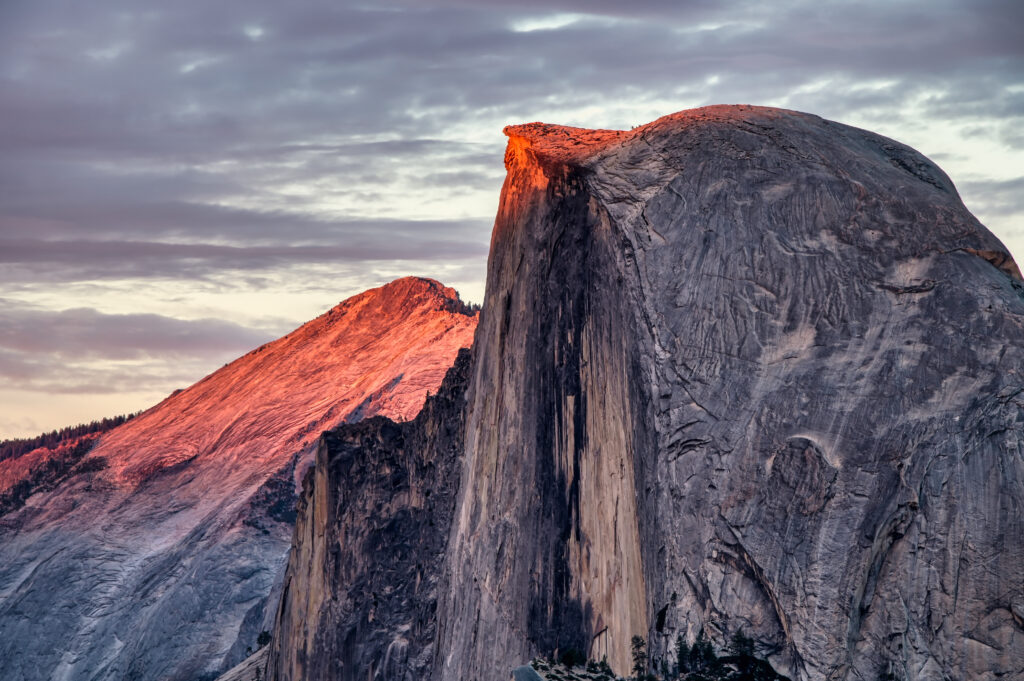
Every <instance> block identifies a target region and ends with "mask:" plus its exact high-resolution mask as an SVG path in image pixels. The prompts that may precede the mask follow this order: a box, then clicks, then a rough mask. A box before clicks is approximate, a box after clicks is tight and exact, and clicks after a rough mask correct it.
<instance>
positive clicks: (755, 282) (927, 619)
mask: <svg viewBox="0 0 1024 681" xmlns="http://www.w3.org/2000/svg"><path fill="white" fill-rule="evenodd" d="M506 134H507V135H508V137H509V143H508V150H507V152H506V158H505V161H506V167H507V169H508V177H507V179H506V182H505V186H504V188H503V191H502V196H501V203H500V207H499V211H498V216H497V220H496V223H495V226H494V234H493V237H492V245H491V254H490V260H489V269H488V278H487V293H486V299H485V303H484V309H483V313H482V318H481V322H480V326H479V328H478V330H477V335H476V339H475V343H474V348H473V357H472V362H471V364H470V366H469V367H468V370H467V372H466V379H465V380H466V384H467V387H466V394H465V404H466V406H465V407H464V409H462V410H459V409H458V407H457V404H458V401H457V400H455V399H449V400H448V401H447V403H446V404H447V405H448V407H447V408H445V407H444V406H443V405H435V407H436V408H435V409H433V410H431V411H430V412H429V413H425V414H424V415H423V416H422V418H421V421H420V422H418V423H417V424H409V425H408V426H405V428H406V429H407V430H405V431H403V432H402V433H401V434H400V435H401V438H400V439H401V441H402V442H406V443H408V442H410V441H413V442H417V443H421V444H422V443H424V442H426V443H427V445H425V447H426V448H425V449H424V448H417V449H416V451H415V452H414V455H411V454H410V453H409V452H407V451H405V450H404V449H403V450H402V451H400V452H397V453H395V455H394V457H395V461H396V462H397V463H396V464H395V465H397V466H400V468H401V470H403V471H413V470H415V471H417V473H416V476H413V475H412V474H411V473H409V472H405V473H402V474H401V475H399V474H397V473H396V476H397V477H396V484H398V485H400V489H402V490H405V491H404V492H403V493H402V495H401V496H400V498H399V497H396V498H395V499H394V500H393V502H392V501H389V500H388V499H385V498H384V497H375V498H376V502H377V503H378V504H385V505H386V507H387V509H388V514H387V516H386V517H388V518H392V519H404V518H407V517H409V516H410V514H412V512H413V510H414V511H415V512H416V515H415V518H416V523H417V526H418V527H424V526H432V527H437V528H438V529H437V530H436V533H437V534H438V536H443V537H445V538H446V541H447V546H446V548H445V549H444V551H443V556H444V558H443V560H439V561H434V560H433V559H432V557H433V556H434V555H435V552H434V551H433V549H431V550H430V551H427V553H426V558H427V559H426V560H424V561H422V562H420V563H417V562H416V561H415V560H413V561H412V562H411V563H410V560H409V558H408V555H407V554H408V551H405V552H404V553H403V549H402V547H401V546H396V545H388V546H386V547H384V550H383V552H382V555H381V561H380V563H378V564H376V565H374V564H373V563H372V560H370V562H369V563H368V562H367V559H368V558H367V557H370V559H372V553H373V552H372V551H371V550H370V549H371V548H372V545H371V543H368V542H370V540H368V539H366V532H369V529H372V528H373V527H376V526H375V525H373V522H374V520H373V518H374V517H376V516H374V515H373V513H371V512H370V511H368V510H366V511H364V514H365V522H366V523H368V524H369V525H368V528H369V529H366V530H365V531H363V532H361V533H358V534H357V536H358V537H359V540H358V541H359V543H358V544H353V545H351V546H350V545H348V544H347V543H346V537H347V536H349V534H350V533H351V532H352V528H354V527H358V526H359V522H358V519H357V518H355V517H354V514H355V513H357V512H358V511H359V508H358V505H359V504H361V505H364V506H366V507H367V508H372V507H373V503H371V500H370V499H368V498H364V497H362V496H360V495H361V494H362V493H363V492H366V493H367V494H369V495H373V494H378V495H379V494H380V489H381V488H382V482H381V481H382V480H383V477H382V476H384V475H385V474H386V471H384V470H376V471H374V470H373V469H372V468H371V469H368V472H367V473H365V474H361V477H359V478H358V479H357V480H356V481H355V482H353V487H347V486H346V485H347V482H346V480H345V479H344V476H343V475H340V474H339V472H338V471H341V470H344V467H345V466H351V465H353V463H352V462H357V463H359V462H367V461H377V460H379V459H375V458H373V457H371V456H370V453H372V448H373V447H378V448H379V447H381V446H383V445H382V443H386V442H387V441H388V438H391V439H393V440H394V439H395V438H398V435H395V434H389V431H388V428H389V426H387V424H386V423H385V422H384V421H383V420H380V421H376V422H374V423H367V424H363V425H362V426H360V428H361V430H355V429H353V428H348V427H343V428H342V429H341V430H340V431H339V432H338V433H336V434H335V435H334V436H332V438H333V439H332V438H328V439H325V440H324V441H323V442H322V444H321V456H320V459H319V460H318V465H317V473H316V475H314V476H313V480H314V484H313V485H312V487H311V488H310V489H308V490H307V499H308V502H307V505H306V506H305V507H304V508H305V513H306V514H309V513H313V514H314V515H315V513H316V511H315V509H326V510H325V511H323V512H324V513H326V515H325V516H323V517H322V518H321V519H320V520H319V521H317V520H316V519H315V518H312V517H311V518H308V519H306V520H303V519H302V518H300V520H299V526H300V527H307V528H309V527H319V528H326V529H325V532H324V534H323V536H322V537H318V536H317V534H316V532H307V534H306V535H305V536H302V537H300V536H298V535H297V536H296V538H295V541H296V546H297V547H300V548H297V549H296V550H295V552H294V553H293V556H292V564H291V565H290V567H289V571H290V572H291V573H292V574H296V575H298V574H299V573H301V572H302V571H303V570H305V572H306V573H310V571H312V573H315V576H316V577H317V579H318V580H319V581H318V582H317V584H318V587H317V588H318V589H320V591H321V592H318V594H317V596H316V598H315V599H313V601H310V602H311V603H312V605H311V607H312V610H311V611H307V612H303V611H302V608H301V604H300V605H296V601H295V598H294V596H291V597H290V598H291V600H290V601H288V603H289V605H288V608H290V610H288V609H282V611H281V612H280V613H279V626H278V628H277V630H276V632H275V637H276V638H275V641H274V643H273V644H272V645H273V646H274V649H273V650H272V654H271V665H270V668H269V669H268V672H269V677H268V678H272V679H278V680H280V681H284V680H285V679H287V680H289V681H297V679H298V678H300V677H299V676H297V675H295V674H294V673H293V672H294V671H295V670H296V669H299V668H300V667H301V665H305V667H304V669H306V670H309V669H316V670H318V671H317V673H316V674H314V675H310V676H307V678H310V679H313V678H316V679H355V678H368V676H367V675H368V674H369V675H371V676H372V677H373V678H380V679H404V678H413V677H415V678H422V676H417V675H416V674H413V675H412V676H411V677H410V676H409V672H408V671H407V670H408V669H409V667H408V665H407V664H406V662H407V661H409V660H414V661H415V662H416V665H417V669H425V668H426V667H427V666H428V665H429V668H430V669H431V670H432V672H431V677H432V678H434V679H439V680H443V681H456V680H458V681H474V680H475V681H494V680H504V679H508V678H509V676H510V673H511V670H512V669H513V668H516V667H519V666H520V665H523V664H525V663H526V662H527V661H529V660H530V659H531V658H532V657H533V656H535V655H538V654H551V653H553V652H556V651H560V650H561V651H564V650H567V649H569V648H576V649H579V650H582V651H585V652H586V653H588V654H589V656H590V657H591V658H595V659H600V658H601V657H604V656H607V659H608V661H609V662H610V663H611V665H612V666H613V667H614V669H615V670H616V671H617V672H618V673H619V674H627V673H628V672H629V668H630V663H629V644H630V638H631V636H633V635H641V636H644V637H645V638H647V639H648V641H649V646H650V653H651V655H652V657H653V658H662V657H664V656H665V655H666V653H667V651H668V648H669V646H670V645H671V643H672V642H673V641H674V640H675V638H676V636H677V635H678V634H682V635H683V636H684V637H686V638H688V639H689V640H690V641H692V640H693V639H694V637H695V636H696V634H697V633H698V631H699V630H700V629H701V628H703V629H704V630H705V631H706V632H707V634H708V635H709V636H710V637H711V639H712V640H714V641H715V642H716V643H717V644H718V645H721V644H722V643H723V642H724V641H725V640H727V639H728V637H729V636H730V635H731V634H732V633H734V632H735V631H737V630H738V629H740V628H742V629H743V630H744V632H746V633H747V634H749V635H751V636H753V637H754V639H755V640H756V641H757V642H758V650H759V651H760V652H762V653H763V654H765V655H767V656H768V658H769V659H770V661H771V662H772V664H773V665H774V666H775V667H776V668H777V669H778V670H779V671H781V672H783V673H785V674H786V675H788V676H790V677H791V678H794V679H801V680H803V679H806V680H811V679H815V680H817V679H830V680H840V679H843V680H847V679H848V680H851V681H852V680H853V679H876V678H879V677H880V676H881V675H886V674H893V675H894V677H895V678H901V679H921V680H924V679H940V678H950V679H996V678H1021V677H1022V675H1024V626H1022V623H1024V570H1021V567H1020V566H1021V565H1024V513H1022V506H1024V436H1022V427H1024V411H1022V410H1024V375H1022V371H1024V346H1022V339H1024V294H1022V291H1024V287H1022V285H1021V281H1020V273H1019V271H1018V269H1017V267H1016V265H1015V264H1014V262H1013V260H1012V259H1011V258H1010V256H1009V254H1008V253H1007V251H1006V249H1005V248H1004V246H1003V245H1002V244H1001V243H1000V242H999V241H998V240H997V239H996V238H995V237H994V236H993V235H992V234H990V233H989V232H988V231H987V230H986V229H985V228H984V227H983V226H982V225H981V224H980V223H979V222H978V221H977V220H976V219H975V218H974V217H973V216H972V215H971V214H970V213H969V212H968V211H967V210H966V208H965V207H964V206H963V204H962V203H961V201H960V199H959V197H958V196H957V192H956V190H955V188H954V186H953V184H952V183H951V182H950V180H949V179H948V178H947V177H946V175H945V174H943V173H942V171H941V170H939V169H938V168H937V167H936V166H935V165H934V164H932V163H931V162H930V161H929V160H928V159H926V158H925V157H923V156H922V155H921V154H919V153H917V152H916V151H914V150H912V149H910V148H908V147H906V146H904V145H902V144H899V143H897V142H894V141H892V140H889V139H886V138H884V137H881V136H878V135H875V134H873V133H870V132H867V131H864V130H859V129H856V128H852V127H849V126H846V125H841V124H838V123H833V122H830V121H826V120H822V119H821V118H818V117H816V116H812V115H807V114H802V113H796V112H791V111H782V110H777V109H766V108H757V107H747V106H736V107H709V108H704V109H696V110H692V111H684V112H681V113H678V114H674V115H671V116H667V117H665V118H662V119H659V120H657V121H655V122H653V123H651V124H649V125H645V126H642V127H639V128H636V129H634V130H632V131H628V132H625V131H623V132H619V131H601V130H597V131H595V130H581V129H574V128H566V127H561V126H554V125H544V124H539V123H533V124H528V125H520V126H513V127H509V128H506ZM449 387H451V386H449ZM374 429H376V430H375V431H374ZM408 429H412V432H410V431H409V430H408ZM445 429H448V430H452V429H455V430H456V431H459V432H458V433H457V434H456V435H453V436H451V437H449V438H447V439H445V438H441V439H440V440H439V442H440V443H441V444H442V445H443V446H439V447H437V448H436V451H434V450H430V444H429V439H430V436H431V434H436V433H439V432H445ZM367 430H370V431H373V432H366V431H367ZM459 437H461V438H462V439H463V440H464V442H463V444H462V449H463V451H462V456H463V458H462V462H461V464H460V465H461V475H460V477H459V480H458V489H457V490H451V489H449V487H447V486H445V485H443V484H442V479H441V478H440V477H437V478H436V479H435V480H433V484H435V485H437V488H438V489H440V490H441V491H442V501H443V500H444V499H447V498H448V497H449V496H450V497H451V504H452V506H451V508H452V509H453V510H452V511H451V512H449V511H448V510H447V509H448V508H449V507H448V506H447V505H446V503H438V504H436V505H435V506H434V507H433V508H432V509H431V508H428V507H427V504H425V503H424V502H423V496H422V495H423V494H425V490H429V489H431V488H432V486H431V481H430V480H429V479H427V480H424V479H423V476H429V472H428V467H427V466H426V464H425V462H429V461H431V460H436V461H437V466H436V469H437V470H440V471H444V470H446V469H447V468H448V467H449V466H450V465H451V461H452V454H451V452H450V451H449V450H450V447H451V444H452V441H453V439H452V438H455V439H458V438H459ZM435 439H437V438H435ZM360 448H362V450H361V449H360ZM414 464H415V467H414ZM360 465H363V466H366V465H368V464H366V463H361V464H360ZM417 476H418V477H417ZM329 481H333V483H331V484H328V482H329ZM310 509H314V510H312V511H311V510H310ZM331 514H334V515H331ZM435 520H436V522H435ZM395 522H397V520H396V521H395ZM403 522H404V521H403ZM332 528H334V529H332ZM339 528H340V529H339ZM401 536H405V535H401ZM428 539H429V538H428ZM428 539H422V538H421V541H425V542H426V543H427V544H430V545H431V546H433V545H432V544H431V542H430V541H429V540H428ZM300 552H301V553H302V555H303V556H305V557H306V558H305V560H308V561H320V563H319V564H317V565H314V566H312V567H310V566H308V565H299V564H298V559H297V555H298V553H300ZM346 552H352V555H356V556H358V557H359V562H358V565H357V566H356V567H357V568H358V569H355V568H353V567H351V566H350V567H346V568H344V569H342V568H339V567H338V566H345V565H346V561H345V559H344V556H345V555H347V554H346ZM393 567H397V568H398V569H394V570H393ZM353 570H355V572H353ZM389 574H390V575H391V577H389ZM409 574H414V575H415V585H417V586H415V587H409V585H408V584H407V580H408V579H409ZM389 579H393V581H394V583H392V584H390V588H389V583H388V580H389ZM305 583H307V584H308V583H309V582H308V580H307V582H305ZM361 584H372V585H373V589H371V590H369V591H370V592H369V593H365V592H364V593H360V592H359V589H358V588H357V587H358V585H361ZM420 584H422V585H424V589H425V590H424V591H417V592H415V594H414V595H413V596H409V595H408V594H407V593H406V592H405V591H403V589H408V588H419V587H418V585H420ZM324 590H326V591H328V592H330V594H324V593H322V591H324ZM395 594H397V595H395ZM403 598H406V599H409V603H411V604H413V605H410V606H409V608H413V607H415V608H417V609H418V610H417V611H416V612H426V613H430V612H432V611H433V610H434V608H435V607H436V611H437V618H436V622H433V621H427V622H424V621H423V620H422V618H419V617H412V610H411V609H410V610H409V612H407V613H405V615H404V616H399V615H396V612H398V611H400V610H401V607H402V602H403V601H402V599H403ZM434 601H436V603H435V602H434ZM332 608H334V609H333V610H332ZM378 610H380V611H382V612H384V613H386V617H387V618H388V619H387V622H394V623H397V625H396V627H395V628H394V629H390V630H389V629H388V628H387V627H382V626H379V622H377V620H376V619H375V613H376V612H378ZM289 613H290V614H289ZM307 618H308V619H307ZM314 619H315V621H316V622H317V624H318V631H321V632H322V631H333V632H334V634H332V636H335V639H334V640H335V643H332V645H331V646H329V647H322V648H317V646H316V645H312V646H309V645H306V644H308V643H309V639H308V638H305V639H303V638H301V636H300V635H298V634H297V633H296V632H297V631H298V629H299V626H298V623H301V622H302V621H312V620H314ZM282 621H284V622H285V625H286V626H281V622H282ZM434 627H436V634H432V635H425V634H424V632H425V631H426V630H427V629H429V630H433V628H434ZM429 633H430V632H429V631H427V634H429ZM300 640H301V642H302V643H303V645H305V647H303V648H302V649H301V651H299V649H298V648H294V647H295V646H297V645H298V644H299V643H300ZM289 647H292V648H293V652H292V653H291V654H290V656H289V653H287V649H289ZM282 650H285V651H286V652H284V653H281V651H282ZM295 651H299V652H295ZM317 655H325V656H328V657H327V658H326V659H321V660H316V659H315V658H316V656H317ZM296 658H301V660H300V663H301V664H300V667H297V666H295V664H294V662H295V659H296ZM355 659H358V660H361V661H362V662H361V664H360V667H359V668H353V666H352V665H351V664H338V663H344V662H346V661H351V660H355ZM289 660H291V662H289ZM396 661H397V662H396ZM285 662H288V663H289V664H291V666H288V665H287V664H284V663H285ZM374 674H377V675H378V676H373V675H374Z"/></svg>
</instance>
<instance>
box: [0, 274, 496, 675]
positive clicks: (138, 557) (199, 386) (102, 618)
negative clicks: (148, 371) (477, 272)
mask: <svg viewBox="0 0 1024 681" xmlns="http://www.w3.org/2000/svg"><path fill="white" fill-rule="evenodd" d="M476 321H477V317H476V316H475V315H473V314H471V313H470V310H469V309H468V308H467V307H466V306H465V305H464V304H463V303H462V302H461V301H460V300H459V299H458V296H457V294H456V293H455V291H454V290H452V289H448V288H445V287H443V286H441V285H440V284H438V283H437V282H435V281H432V280H428V279H419V278H406V279H399V280H397V281H395V282H392V283H390V284H388V285H386V286H383V287H381V288H378V289H373V290H371V291H367V292H365V293H362V294H360V295H357V296H355V297H353V298H349V299H348V300H346V301H344V302H342V303H341V304H339V305H338V306H337V307H335V308H333V309H332V310H330V311H329V312H327V313H326V314H324V315H322V316H320V317H318V318H317V319H315V320H313V321H311V322H309V323H308V324H305V325H304V326H302V327H300V328H298V329H296V330H295V331H293V332H292V333H290V334H288V335H287V336H285V337H283V338H281V339H279V340H276V341H274V342H271V343H268V344H266V345H264V346H262V347H260V348H257V349H256V350H253V351H252V352H250V353H248V354H247V355H245V356H244V357H241V358H239V359H238V360H236V361H234V362H232V363H231V364H228V365H227V366H225V367H224V368H223V369H220V370H219V371H216V372H214V373H213V374H211V375H209V376H207V377H206V378H204V379H203V380H201V381H199V382H198V383H196V384H195V385H193V386H192V387H190V388H188V389H186V390H182V391H178V392H176V393H174V394H173V395H171V396H170V397H168V398H167V399H166V400H164V401H163V402H161V403H160V404H159V405H157V406H155V407H153V408H152V409H150V410H148V411H146V412H144V413H143V414H141V415H139V416H137V417H135V418H134V419H132V420H131V421H129V422H127V423H125V424H123V425H121V426H119V427H117V428H115V429H114V430H112V431H110V432H108V433H105V434H103V435H102V436H100V437H99V438H98V440H97V441H96V444H95V446H93V448H92V449H91V451H89V452H88V454H86V455H85V457H84V458H82V459H81V461H80V462H78V464H77V465H78V466H79V467H81V472H79V473H77V474H73V475H71V476H70V477H68V478H67V479H66V480H63V482H61V483H60V484H59V485H58V486H57V487H56V489H52V490H48V491H41V492H39V493H37V494H35V495H32V496H30V497H29V498H28V499H27V502H26V503H25V505H24V507H23V508H21V509H20V510H17V511H14V512H11V513H8V514H7V515H6V516H4V517H2V518H0V676H3V677H4V678H12V679H13V678H17V679H24V680H26V681H31V680H33V679H40V680H43V679H49V680H56V679H69V680H70V679H75V680H78V679H82V680H85V679H89V680H92V679H111V680H113V679H118V680H121V679H180V680H182V681H185V680H188V681H191V680H193V679H199V678H213V677H214V676H216V674H217V672H219V671H220V670H223V669H225V668H227V667H230V666H232V665H233V664H235V663H236V662H238V661H239V660H241V659H242V657H243V656H244V653H245V649H246V647H248V646H253V647H255V640H256V637H257V635H258V634H259V632H260V631H261V630H263V629H268V628H270V626H271V621H272V620H271V619H269V618H268V616H267V615H266V613H265V609H266V603H267V599H268V596H269V595H270V593H271V588H272V585H273V583H274V580H275V576H277V575H278V573H279V572H280V569H281V568H282V567H283V564H284V560H285V557H286V552H287V548H288V543H289V541H290V538H291V534H292V524H293V522H294V503H295V498H296V497H295V490H296V479H297V478H298V477H299V476H301V474H302V473H303V472H304V470H305V467H306V466H307V464H308V462H309V461H310V457H311V456H312V449H311V444H313V443H315V441H316V439H317V438H318V437H319V435H320V433H321V431H323V430H325V429H327V428H330V427H333V426H336V425H337V424H339V423H342V422H346V421H357V420H360V419H362V418H365V417H368V416H373V415H375V414H382V415H386V416H389V417H391V418H394V419H398V420H405V419H410V418H412V417H414V416H415V415H416V414H417V413H418V412H419V410H420V408H421V407H422V405H423V401H424V398H425V397H426V395H427V393H428V392H431V391H436V390H437V388H438V386H439V385H440V383H441V379H442V377H443V376H444V373H445V371H446V370H447V369H448V367H449V366H450V365H451V363H452V362H453V361H454V359H455V356H456V354H457V352H458V350H459V348H461V347H466V346H468V345H470V343H471V342H472V337H473V332H474V329H475V327H476ZM41 489H43V490H46V486H42V487H41ZM275 602H276V601H275ZM272 615H273V613H270V615H269V617H272Z"/></svg>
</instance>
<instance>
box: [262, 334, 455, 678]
mask: <svg viewBox="0 0 1024 681" xmlns="http://www.w3.org/2000/svg"><path fill="white" fill-rule="evenodd" d="M469 364H470V362H469V352H468V351H463V352H462V353H460V354H459V357H458V359H457V360H456V362H455V365H454V366H453V367H452V369H451V370H450V371H449V372H448V375H447V376H446V378H445V380H444V382H443V383H442V385H441V388H440V390H439V391H438V393H437V394H436V395H434V396H432V397H430V398H428V400H427V402H426V405H425V406H424V408H423V411H422V412H420V414H419V415H418V416H417V417H416V419H415V420H413V421H408V422H405V423H394V422H393V421H390V420H388V419H385V418H373V419H368V420H366V421H363V422H361V423H358V424H351V425H346V426H342V427H341V428H339V429H337V430H335V431H332V432H329V433H325V434H324V436H323V437H322V438H321V440H320V443H319V447H318V449H317V456H316V466H315V468H314V469H313V471H311V474H310V477H309V479H308V480H307V482H306V484H305V486H304V490H303V495H302V497H301V499H300V501H299V516H298V521H297V523H296V528H295V536H294V540H293V542H292V551H291V554H290V556H289V560H288V568H287V571H286V572H285V577H284V585H283V590H282V597H281V603H280V606H279V609H278V613H277V619H276V622H275V626H274V637H273V642H272V644H271V646H270V652H269V663H268V664H269V669H270V670H272V671H271V672H270V673H269V674H268V675H267V678H272V679H278V680H279V681H286V680H287V681H327V680H346V681H348V680H353V681H354V680H356V679H378V678H379V679H392V680H395V681H420V680H421V679H426V678H429V677H430V674H431V669H432V666H433V654H434V646H433V643H434V640H435V637H436V623H437V616H436V608H437V600H438V594H439V588H440V585H441V576H442V574H443V570H442V568H443V564H444V559H445V548H446V546H447V540H448V534H449V530H450V528H451V522H452V516H453V512H454V507H455V495H456V492H457V491H458V480H459V465H460V463H461V455H462V451H463V433H464V424H463V421H462V416H463V413H464V411H465V391H466V382H467V378H468V374H469ZM250 678H251V677H250ZM246 681H249V680H248V679H247V680H246Z"/></svg>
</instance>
